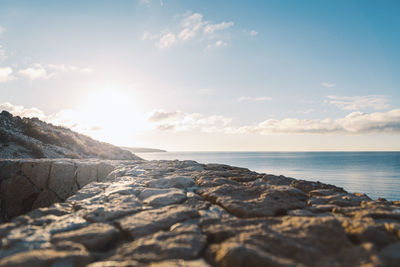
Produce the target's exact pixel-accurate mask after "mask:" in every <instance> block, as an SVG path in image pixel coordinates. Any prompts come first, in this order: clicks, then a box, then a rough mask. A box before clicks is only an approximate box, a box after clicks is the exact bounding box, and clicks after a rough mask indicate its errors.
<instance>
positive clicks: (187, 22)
mask: <svg viewBox="0 0 400 267" xmlns="http://www.w3.org/2000/svg"><path fill="white" fill-rule="evenodd" d="M205 24H207V22H205V21H203V15H202V14H200V13H194V14H191V15H188V16H187V17H185V18H184V19H183V20H182V22H181V27H182V28H183V29H182V30H181V32H180V33H179V39H181V40H183V41H187V40H189V39H192V38H193V37H195V36H196V34H197V32H198V31H199V30H200V29H201V28H202V27H203V26H204V25H205Z"/></svg>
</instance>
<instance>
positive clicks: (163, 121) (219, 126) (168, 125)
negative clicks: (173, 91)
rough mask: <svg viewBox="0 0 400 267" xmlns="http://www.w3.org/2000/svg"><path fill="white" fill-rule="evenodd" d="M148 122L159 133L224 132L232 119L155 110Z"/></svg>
mask: <svg viewBox="0 0 400 267" xmlns="http://www.w3.org/2000/svg"><path fill="white" fill-rule="evenodd" d="M149 121H151V122H153V123H155V125H156V129H158V130H161V131H175V132H178V131H190V130H198V131H201V132H219V131H224V130H225V127H227V126H228V125H229V124H230V123H231V122H232V118H228V117H224V116H219V115H204V114H200V113H185V112H182V111H170V112H168V111H164V110H156V111H154V112H153V113H152V114H151V115H150V117H149Z"/></svg>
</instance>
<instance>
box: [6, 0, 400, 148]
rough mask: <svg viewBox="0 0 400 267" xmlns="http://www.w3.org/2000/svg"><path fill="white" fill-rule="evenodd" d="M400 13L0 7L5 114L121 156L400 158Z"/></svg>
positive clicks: (266, 6)
mask: <svg viewBox="0 0 400 267" xmlns="http://www.w3.org/2000/svg"><path fill="white" fill-rule="evenodd" d="M399 12H400V2H398V1H379V2H378V1H168V0H163V1H160V0H148V1H68V2H67V1H0V27H1V28H0V46H1V47H0V105H1V106H0V107H1V109H7V110H10V111H12V112H13V113H14V114H18V115H24V116H38V117H40V118H42V119H44V120H46V121H49V122H52V123H55V124H62V125H66V126H69V127H72V128H73V129H74V130H77V131H80V132H83V133H85V134H88V135H90V136H93V137H95V138H99V139H101V140H104V141H108V142H112V143H114V144H119V145H132V146H152V147H160V148H166V149H169V150H399V149H400V135H399V133H400V110H399V108H400V107H399V103H400V88H399V84H400V75H399V73H400V52H399V49H398V48H399V47H400V18H399V16H398V14H399ZM1 103H3V104H1Z"/></svg>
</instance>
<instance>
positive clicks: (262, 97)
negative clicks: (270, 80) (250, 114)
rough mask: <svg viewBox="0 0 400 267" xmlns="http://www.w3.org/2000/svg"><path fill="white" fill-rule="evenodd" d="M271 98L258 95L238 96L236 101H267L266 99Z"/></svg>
mask: <svg viewBox="0 0 400 267" xmlns="http://www.w3.org/2000/svg"><path fill="white" fill-rule="evenodd" d="M271 99H272V98H271V97H269V96H258V97H252V96H241V97H239V98H238V99H237V100H238V101H254V102H257V101H267V100H271Z"/></svg>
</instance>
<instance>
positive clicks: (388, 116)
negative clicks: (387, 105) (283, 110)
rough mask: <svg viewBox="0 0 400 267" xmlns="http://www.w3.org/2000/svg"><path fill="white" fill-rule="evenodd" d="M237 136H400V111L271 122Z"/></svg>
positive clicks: (260, 124)
mask: <svg viewBox="0 0 400 267" xmlns="http://www.w3.org/2000/svg"><path fill="white" fill-rule="evenodd" d="M234 132H235V133H253V134H336V133H350V134H364V133H374V132H391V133H400V109H394V110H391V111H389V112H386V113H382V112H376V113H371V114H368V113H362V112H352V113H350V114H349V115H347V116H346V117H344V118H339V119H335V120H332V119H324V120H300V119H292V118H288V119H283V120H276V119H269V120H265V121H263V122H261V123H259V124H257V125H253V126H243V127H240V128H238V129H236V130H235V131H234Z"/></svg>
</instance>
